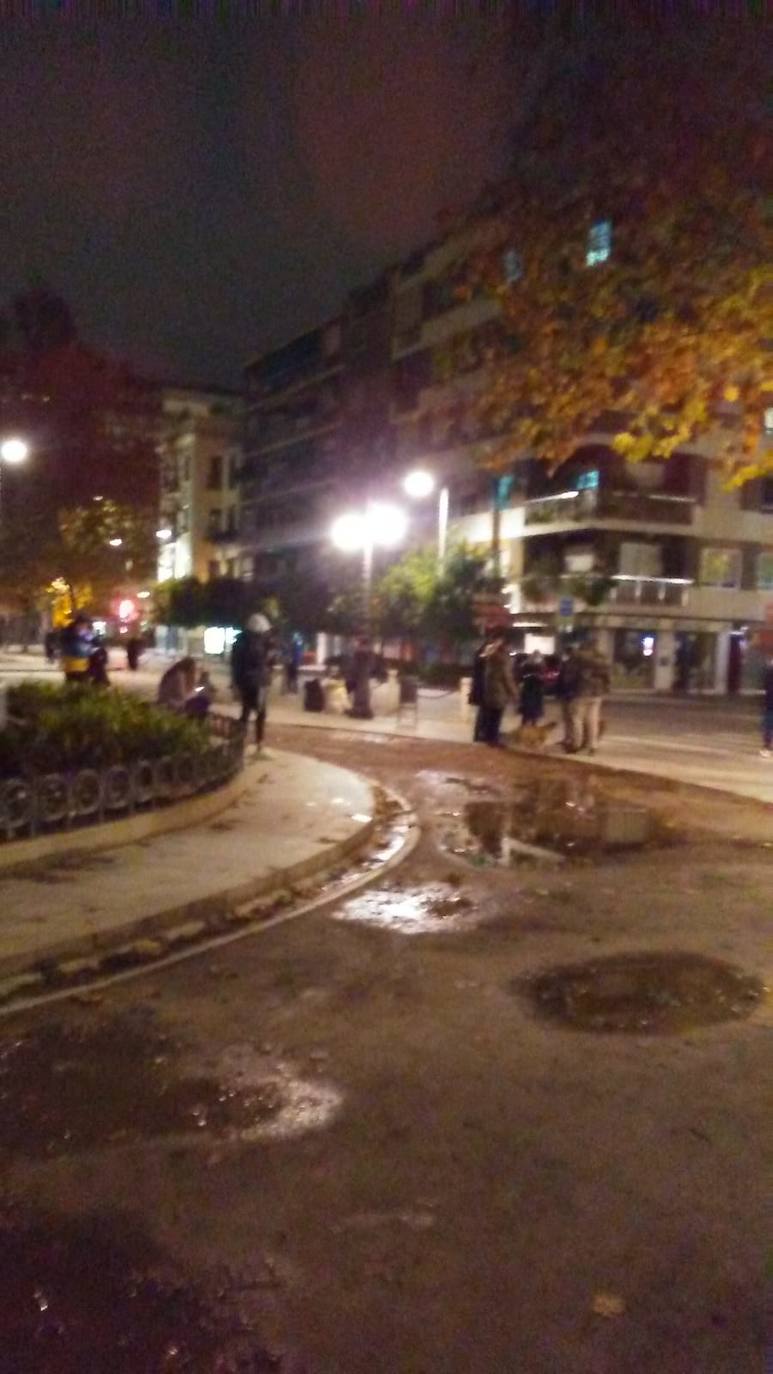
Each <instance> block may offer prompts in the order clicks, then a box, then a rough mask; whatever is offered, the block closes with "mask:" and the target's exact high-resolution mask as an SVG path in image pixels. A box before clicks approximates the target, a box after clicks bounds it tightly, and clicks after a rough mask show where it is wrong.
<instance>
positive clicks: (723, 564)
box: [700, 548, 741, 588]
mask: <svg viewBox="0 0 773 1374" xmlns="http://www.w3.org/2000/svg"><path fill="white" fill-rule="evenodd" d="M700 580H701V583H702V585H703V586H704V587H728V588H729V587H740V585H741V550H740V549H711V548H709V549H702V550H701V562H700Z"/></svg>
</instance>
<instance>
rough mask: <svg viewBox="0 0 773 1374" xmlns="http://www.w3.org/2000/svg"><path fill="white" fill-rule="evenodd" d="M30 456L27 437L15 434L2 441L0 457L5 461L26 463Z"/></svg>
mask: <svg viewBox="0 0 773 1374" xmlns="http://www.w3.org/2000/svg"><path fill="white" fill-rule="evenodd" d="M29 456H30V446H29V444H28V443H27V442H26V440H25V439H20V438H19V437H18V435H13V436H12V437H9V438H8V439H3V441H2V443H0V458H1V459H2V460H3V462H4V463H11V464H14V463H25V462H26V461H27V459H28V458H29Z"/></svg>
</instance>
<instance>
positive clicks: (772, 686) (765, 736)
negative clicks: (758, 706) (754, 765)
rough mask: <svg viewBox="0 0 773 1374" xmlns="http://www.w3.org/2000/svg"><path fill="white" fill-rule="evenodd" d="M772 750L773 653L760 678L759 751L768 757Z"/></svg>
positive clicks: (765, 757)
mask: <svg viewBox="0 0 773 1374" xmlns="http://www.w3.org/2000/svg"><path fill="white" fill-rule="evenodd" d="M771 751H773V654H771V656H770V658H769V659H768V661H767V663H766V664H765V672H764V675H763V678H762V748H761V749H760V753H761V755H762V757H763V758H764V759H769V758H770V756H771Z"/></svg>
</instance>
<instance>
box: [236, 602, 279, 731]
mask: <svg viewBox="0 0 773 1374" xmlns="http://www.w3.org/2000/svg"><path fill="white" fill-rule="evenodd" d="M270 634H271V625H270V622H269V621H268V620H267V619H266V617H265V616H264V615H260V614H259V613H256V614H255V615H251V616H250V618H249V620H248V621H247V624H246V626H245V627H244V629H243V630H242V632H241V634H239V635H237V637H236V639H235V640H234V646H233V649H232V650H231V681H232V683H233V686H234V689H235V691H236V692H237V693H238V695H239V698H240V700H241V703H242V714H241V723H242V725H243V726H244V728H245V730H246V728H247V726H248V724H249V719H250V716H251V715H252V714H253V712H254V713H255V743H256V744H257V746H258V751H259V752H260V751H262V749H263V740H264V737H265V733H266V710H267V706H268V689H269V687H270V685H271V666H272V664H271V653H270V641H269V636H270Z"/></svg>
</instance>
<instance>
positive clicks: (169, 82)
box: [0, 17, 517, 384]
mask: <svg viewBox="0 0 773 1374" xmlns="http://www.w3.org/2000/svg"><path fill="white" fill-rule="evenodd" d="M511 62H512V54H511V51H510V49H509V47H508V44H507V42H506V41H505V35H504V31H503V29H502V28H501V26H500V24H499V22H498V21H496V20H494V19H491V20H488V21H480V22H472V21H466V22H454V21H452V20H451V19H445V20H443V21H438V22H435V23H433V24H429V23H427V22H424V21H421V20H418V19H417V20H415V21H413V20H411V19H408V18H405V17H403V18H400V19H399V20H395V21H394V22H391V21H390V22H387V21H384V20H381V21H378V22H376V21H374V22H370V21H368V22H366V21H364V20H357V19H348V20H345V21H341V22H340V23H335V22H332V21H325V22H316V21H314V20H299V21H295V22H290V21H282V20H269V19H266V20H262V21H261V20H256V21H254V22H253V23H248V22H246V21H245V22H243V23H240V24H235V25H230V26H224V25H223V24H218V23H217V22H216V21H214V20H213V21H207V20H196V19H192V20H190V21H188V22H187V23H186V22H185V21H182V20H178V21H168V22H165V21H164V20H157V21H150V20H147V21H138V20H134V21H133V22H128V21H127V22H126V23H111V22H110V23H105V22H102V23H100V25H99V26H98V27H96V28H93V29H88V28H86V27H76V26H75V24H74V23H73V21H67V20H64V19H62V18H61V17H60V18H57V19H49V20H48V21H44V20H39V21H37V22H33V23H27V24H25V25H24V26H23V27H22V25H21V24H19V26H18V27H16V28H14V25H13V23H12V22H11V21H8V20H6V21H5V22H4V25H3V29H2V32H1V33H0V92H2V95H1V97H0V99H1V102H2V103H1V106H0V109H1V111H2V113H1V118H0V186H2V196H0V295H2V298H3V299H4V300H7V299H8V297H9V296H11V295H12V294H13V293H14V292H15V291H17V290H19V289H20V287H22V286H23V285H24V283H25V280H26V279H27V278H28V277H29V275H30V274H31V273H37V274H39V275H41V276H43V277H44V278H45V279H46V280H47V281H49V282H50V283H51V285H53V286H54V287H55V288H56V289H57V290H59V291H60V292H61V293H62V294H63V295H65V296H66V297H67V299H68V300H69V301H70V303H71V304H72V306H73V308H74V310H75V313H76V317H77V321H78V324H79V328H80V332H81V334H82V336H83V337H84V338H86V339H87V340H89V341H92V342H94V343H95V344H98V345H100V346H103V347H108V348H110V349H112V350H114V351H116V352H119V353H122V354H125V355H127V356H128V357H130V358H131V359H132V361H133V362H134V363H135V364H136V365H139V366H141V367H142V368H143V369H145V370H150V371H153V372H154V373H156V374H157V375H163V376H165V377H174V378H179V379H180V380H183V381H185V380H191V381H193V380H196V381H201V382H204V381H212V382H220V383H224V384H230V383H235V384H238V381H239V376H240V369H241V367H242V366H243V364H244V362H245V361H246V360H247V359H248V358H249V357H250V356H252V355H254V354H255V353H257V352H260V351H261V350H262V349H263V348H265V347H270V346H272V345H273V344H276V343H280V342H282V341H283V340H285V339H287V338H291V337H292V336H293V335H294V334H296V333H298V332H300V331H301V330H303V329H304V328H306V327H309V326H312V325H314V324H316V323H318V322H319V321H320V320H321V319H323V318H324V317H325V316H326V315H327V314H329V313H332V312H334V311H335V310H336V309H337V307H338V304H339V302H340V300H341V297H342V295H343V293H344V292H345V291H346V290H347V289H348V288H349V287H352V286H356V285H358V284H360V283H362V282H365V281H367V280H368V279H369V277H370V276H372V275H373V274H374V273H376V272H377V271H379V269H380V268H381V267H383V266H385V265H386V264H387V263H389V262H390V261H392V260H394V259H395V258H398V257H399V256H401V255H402V254H403V253H405V252H406V251H407V250H409V249H410V248H412V247H415V246H417V245H418V244H420V243H421V242H422V241H424V240H425V239H426V238H427V237H429V236H431V235H432V233H433V231H434V229H435V225H436V216H437V214H438V213H439V212H441V211H442V210H443V209H444V208H447V207H449V206H455V205H460V204H464V203H466V202H468V201H469V200H470V199H471V198H472V197H473V196H474V195H475V194H476V192H477V191H478V189H479V188H480V185H481V184H482V183H483V182H484V181H485V180H486V179H491V178H493V177H495V176H497V175H498V174H500V173H501V172H502V171H503V170H504V168H505V165H506V158H507V150H508V138H509V134H510V118H509V112H510V110H511V109H512V108H513V102H514V100H516V99H517V96H516V94H515V92H514V75H513V70H512V66H511Z"/></svg>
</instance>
